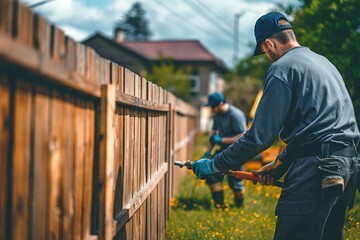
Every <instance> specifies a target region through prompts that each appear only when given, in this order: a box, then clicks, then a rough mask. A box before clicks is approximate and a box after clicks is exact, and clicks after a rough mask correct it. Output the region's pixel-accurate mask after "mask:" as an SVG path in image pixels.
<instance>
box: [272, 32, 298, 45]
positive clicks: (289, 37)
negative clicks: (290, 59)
mask: <svg viewBox="0 0 360 240" xmlns="http://www.w3.org/2000/svg"><path fill="white" fill-rule="evenodd" d="M271 37H272V38H275V39H276V40H278V41H279V42H280V43H281V44H285V43H288V42H290V41H296V36H295V33H294V31H293V30H292V29H286V30H283V31H280V32H278V33H275V34H274V35H272V36H271Z"/></svg>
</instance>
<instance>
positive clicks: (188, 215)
mask: <svg viewBox="0 0 360 240" xmlns="http://www.w3.org/2000/svg"><path fill="white" fill-rule="evenodd" d="M205 143H206V138H204V137H203V136H200V138H199V141H198V144H197V146H196V150H195V153H194V159H198V158H199V157H200V156H201V155H202V153H203V152H204V146H205ZM248 167H250V166H248ZM250 168H252V167H250ZM245 186H246V193H245V194H246V195H245V202H244V206H243V207H240V208H237V207H235V206H234V204H233V199H232V198H233V196H232V191H231V189H230V188H229V187H228V184H227V183H225V184H224V190H225V201H226V202H227V203H228V204H229V207H228V208H226V209H216V208H215V207H213V205H214V204H213V201H212V200H211V195H210V190H209V188H208V186H207V185H206V184H205V181H203V180H199V179H197V178H196V176H195V175H194V174H193V173H192V172H191V171H188V174H187V175H186V176H185V178H184V181H183V183H182V185H181V186H180V189H179V192H178V194H177V195H176V197H175V198H174V199H173V200H172V203H171V204H172V208H171V213H170V221H169V224H168V227H167V230H166V239H168V240H170V239H272V238H273V234H274V230H275V222H276V216H275V215H274V209H275V206H276V203H277V199H278V198H279V196H280V191H281V189H280V188H277V187H264V186H261V185H260V184H257V185H253V184H252V182H250V181H245ZM345 239H349V240H353V239H360V193H359V192H358V193H357V197H356V203H355V207H354V208H353V209H352V210H351V211H349V212H348V215H347V221H346V225H345Z"/></svg>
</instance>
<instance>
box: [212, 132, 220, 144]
mask: <svg viewBox="0 0 360 240" xmlns="http://www.w3.org/2000/svg"><path fill="white" fill-rule="evenodd" d="M221 139H222V137H221V136H220V135H218V134H213V135H211V137H210V142H211V143H212V144H221Z"/></svg>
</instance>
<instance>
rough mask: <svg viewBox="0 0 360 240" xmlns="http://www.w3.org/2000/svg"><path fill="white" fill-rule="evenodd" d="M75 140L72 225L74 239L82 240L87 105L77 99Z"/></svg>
mask: <svg viewBox="0 0 360 240" xmlns="http://www.w3.org/2000/svg"><path fill="white" fill-rule="evenodd" d="M75 103H76V108H75V136H74V137H75V139H74V147H75V149H74V164H73V165H74V176H73V177H74V180H73V183H74V187H73V188H74V218H73V225H72V235H73V237H72V239H81V215H82V212H81V211H82V207H81V206H82V201H83V200H82V199H83V191H82V188H83V173H84V171H83V168H84V158H85V148H84V145H85V138H84V127H83V126H84V118H85V109H84V108H85V107H84V106H85V103H84V100H83V99H80V98H76V99H75Z"/></svg>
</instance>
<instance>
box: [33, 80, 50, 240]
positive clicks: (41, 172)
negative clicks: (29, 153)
mask: <svg viewBox="0 0 360 240" xmlns="http://www.w3.org/2000/svg"><path fill="white" fill-rule="evenodd" d="M49 106H50V102H49V89H48V88H47V87H44V86H40V85H39V86H37V87H36V97H35V121H34V123H35V131H34V132H35V135H34V180H33V184H34V193H33V197H34V199H33V200H32V204H33V206H32V212H33V213H32V219H31V221H32V226H33V229H32V239H39V240H41V239H46V224H47V222H46V206H47V205H46V198H47V195H48V192H47V189H48V182H47V174H48V169H49V168H48V164H49V148H48V142H49V110H50V107H49Z"/></svg>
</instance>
